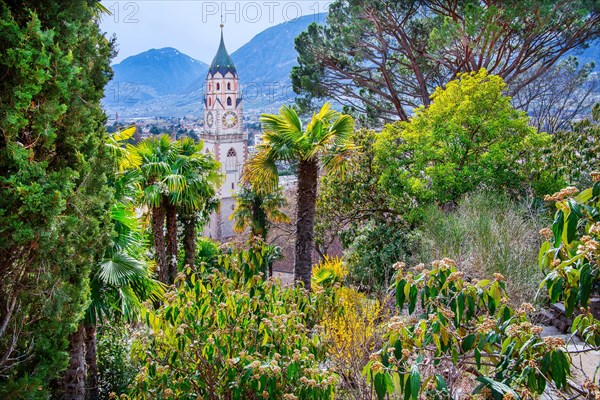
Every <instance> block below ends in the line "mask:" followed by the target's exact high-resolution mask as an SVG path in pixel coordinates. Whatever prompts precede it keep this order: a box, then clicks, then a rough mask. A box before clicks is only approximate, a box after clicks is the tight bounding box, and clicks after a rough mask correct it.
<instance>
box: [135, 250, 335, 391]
mask: <svg viewBox="0 0 600 400" xmlns="http://www.w3.org/2000/svg"><path fill="white" fill-rule="evenodd" d="M268 252H269V249H268V248H267V247H266V246H263V245H261V244H258V243H256V242H255V243H252V245H251V247H250V248H249V249H247V250H241V249H233V250H230V251H223V252H222V254H221V255H220V256H219V258H218V263H217V267H207V266H206V265H204V264H202V265H201V266H200V267H198V269H197V270H191V269H188V270H187V275H185V274H180V275H179V276H178V278H177V281H176V283H175V286H174V287H173V289H172V290H171V291H170V292H168V293H167V294H165V296H164V297H165V301H164V304H163V305H161V306H160V307H158V308H150V309H148V310H147V311H146V312H145V315H144V316H143V318H144V320H145V321H146V323H147V325H148V330H147V332H144V333H142V334H141V335H140V336H139V338H138V339H137V340H135V342H134V344H133V355H134V358H135V360H136V361H137V363H138V364H139V367H140V373H139V375H138V376H137V377H136V379H135V384H134V386H133V389H132V392H131V397H132V398H137V399H157V398H161V399H194V400H195V399H197V398H204V399H259V398H269V399H281V398H283V399H298V398H299V399H329V398H331V396H332V394H333V390H334V387H335V384H336V381H337V378H336V376H335V375H334V374H332V373H331V372H328V371H327V370H326V369H324V368H323V365H324V362H325V348H324V346H323V345H322V343H321V338H320V336H319V335H318V334H317V332H316V330H315V329H313V328H312V327H314V326H315V324H316V323H317V322H318V320H319V319H320V316H321V315H322V313H323V310H324V308H323V307H325V306H327V298H326V297H325V296H324V295H322V294H319V295H316V294H309V293H307V292H306V291H304V290H303V289H282V288H281V287H280V286H279V284H277V283H276V282H275V281H273V280H264V279H263V278H262V274H260V273H259V272H258V271H261V270H263V268H264V263H265V261H266V260H267V259H268V257H269V254H268Z"/></svg>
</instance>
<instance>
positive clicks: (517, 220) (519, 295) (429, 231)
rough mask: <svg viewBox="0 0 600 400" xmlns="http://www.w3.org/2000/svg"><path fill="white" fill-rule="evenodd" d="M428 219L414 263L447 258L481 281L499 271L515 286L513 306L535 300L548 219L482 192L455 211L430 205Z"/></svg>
mask: <svg viewBox="0 0 600 400" xmlns="http://www.w3.org/2000/svg"><path fill="white" fill-rule="evenodd" d="M425 215H426V217H425V219H424V221H423V224H422V225H421V226H420V228H419V230H418V234H417V236H418V243H419V245H418V247H419V249H418V250H417V253H418V254H416V255H415V260H416V262H427V261H429V260H437V259H442V258H444V257H448V258H451V259H453V260H456V261H457V262H458V263H459V264H460V265H461V268H462V270H463V271H464V272H465V273H467V274H468V276H470V277H474V278H480V279H481V278H483V277H485V276H490V275H491V274H493V273H495V272H498V273H501V274H503V275H504V276H506V279H507V280H508V281H510V283H511V284H510V286H509V287H508V295H509V297H510V299H511V303H512V304H517V305H518V304H521V303H522V302H524V301H530V300H531V298H532V293H535V292H536V290H537V287H538V282H540V280H541V279H542V278H543V276H542V274H541V273H540V271H539V268H538V267H537V261H538V257H537V256H538V249H539V245H540V240H539V234H538V231H539V229H540V228H542V227H543V226H544V224H545V223H546V222H547V221H546V217H545V214H543V213H541V212H539V211H537V210H531V209H530V208H529V207H528V206H527V205H525V204H524V203H519V202H516V201H513V200H511V199H509V198H508V197H507V196H505V195H502V194H498V193H493V192H487V191H479V192H475V193H471V194H468V195H466V196H465V197H464V198H462V199H461V200H460V201H459V202H458V206H457V207H456V209H454V210H451V211H444V210H440V209H439V207H437V206H430V207H428V208H427V209H426V213H425Z"/></svg>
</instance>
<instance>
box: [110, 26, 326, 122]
mask: <svg viewBox="0 0 600 400" xmlns="http://www.w3.org/2000/svg"><path fill="white" fill-rule="evenodd" d="M325 16H326V14H315V15H308V16H304V17H300V18H296V19H294V20H291V21H288V22H284V23H282V24H279V25H276V26H274V27H271V28H269V29H266V30H264V31H263V32H261V33H259V34H258V35H256V36H255V37H254V38H252V39H251V40H250V41H249V42H248V43H246V44H245V45H244V46H242V47H241V48H239V49H238V50H237V51H235V52H234V53H232V54H231V57H232V58H233V61H234V63H235V65H236V68H237V71H238V73H239V75H240V81H241V84H242V90H243V96H244V99H245V105H244V108H245V110H247V111H248V112H252V110H257V111H258V110H260V111H266V110H274V109H277V108H278V107H279V106H280V105H281V104H283V103H289V102H291V101H293V98H294V93H293V92H292V90H291V81H290V78H289V75H290V70H291V68H292V66H294V65H296V57H297V54H296V50H295V49H294V38H295V37H296V36H298V35H299V34H300V32H302V31H304V30H305V29H306V28H307V27H308V25H310V24H311V23H312V22H321V23H322V22H324V21H325ZM225 41H227V36H225ZM212 57H213V54H209V55H207V57H206V58H208V59H210V58H212ZM113 71H114V77H113V80H112V81H111V82H110V83H109V85H108V86H107V90H106V97H105V98H104V101H103V103H104V106H105V109H106V111H107V113H108V114H109V115H114V113H115V112H117V111H118V112H119V114H120V115H121V116H124V117H133V116H181V115H190V114H195V115H200V114H201V112H202V110H201V104H202V103H201V102H202V90H203V88H204V81H205V79H206V74H207V71H208V65H206V64H205V63H203V62H201V61H198V60H195V59H193V58H192V57H190V56H188V55H186V54H183V53H181V52H180V51H178V50H177V49H174V48H169V47H168V48H163V49H151V50H148V51H146V52H143V53H140V54H137V55H135V56H131V57H128V58H126V59H125V60H123V61H122V62H121V63H119V64H116V65H113Z"/></svg>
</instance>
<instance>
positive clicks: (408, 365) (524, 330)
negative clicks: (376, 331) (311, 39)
mask: <svg viewBox="0 0 600 400" xmlns="http://www.w3.org/2000/svg"><path fill="white" fill-rule="evenodd" d="M405 269H406V268H405V266H404V264H401V263H399V264H397V270H398V272H397V275H396V283H395V285H394V287H395V291H396V304H397V306H398V307H399V308H400V310H402V309H403V308H405V307H406V308H408V314H409V316H408V317H407V316H396V317H392V318H391V319H390V321H389V323H388V325H387V334H386V338H387V343H386V344H385V346H384V347H383V349H381V351H379V352H378V353H375V354H373V355H372V357H371V361H370V362H369V364H368V365H367V367H366V369H365V372H366V373H367V374H368V377H369V378H370V381H371V382H372V385H373V387H374V389H375V392H376V394H377V398H378V399H384V398H385V397H386V395H387V394H391V393H401V394H403V395H404V399H413V400H416V399H419V398H427V399H447V398H457V396H458V393H459V391H458V389H460V390H461V391H462V392H463V393H464V389H465V388H470V389H471V392H472V393H473V394H475V395H481V397H483V398H486V399H488V398H493V399H506V398H509V399H520V398H523V399H529V398H532V396H533V395H534V394H538V395H539V394H542V393H543V392H544V390H545V389H546V387H547V386H548V385H553V386H555V387H556V388H558V389H567V385H568V384H567V378H568V377H569V375H570V359H569V356H568V355H567V354H566V349H565V341H564V340H563V339H561V338H553V337H544V338H542V337H541V333H542V330H543V329H542V327H541V326H534V325H533V324H532V323H531V321H530V319H529V314H530V313H531V312H532V311H534V309H533V306H532V305H531V304H523V305H522V306H521V307H520V308H519V309H512V308H511V307H510V306H509V305H508V298H507V296H506V285H505V283H504V279H505V278H504V277H503V276H502V275H501V274H494V279H493V280H490V279H482V280H472V281H469V280H467V279H466V276H467V275H466V274H465V273H464V272H462V271H460V270H459V269H457V268H456V265H455V263H454V261H452V260H450V259H444V260H441V261H434V262H433V263H432V264H431V267H430V268H429V269H428V268H427V267H425V265H422V264H421V265H419V266H417V267H415V268H414V270H413V271H409V272H405ZM478 398H479V397H478Z"/></svg>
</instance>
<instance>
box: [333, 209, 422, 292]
mask: <svg viewBox="0 0 600 400" xmlns="http://www.w3.org/2000/svg"><path fill="white" fill-rule="evenodd" d="M414 239H415V238H414V235H413V233H412V232H410V231H409V230H408V229H407V228H406V227H405V226H403V225H402V224H400V223H396V222H394V223H388V222H383V221H381V220H374V219H372V220H369V221H367V222H366V223H365V224H364V225H361V226H356V227H352V228H350V229H348V230H347V231H345V232H343V233H342V242H343V244H344V247H345V248H346V250H345V251H344V257H345V259H346V262H347V263H348V270H349V279H350V280H351V281H352V282H353V283H355V284H357V285H360V287H369V288H371V289H372V290H380V289H385V288H387V287H389V285H390V284H391V283H392V277H393V275H394V270H393V268H392V265H393V264H394V263H395V262H396V261H398V260H405V259H408V258H410V256H411V254H410V253H411V251H412V250H413V249H414V248H415V247H416V245H417V242H415V240H414Z"/></svg>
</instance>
